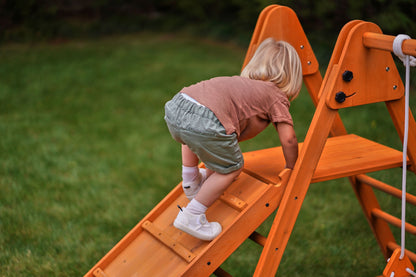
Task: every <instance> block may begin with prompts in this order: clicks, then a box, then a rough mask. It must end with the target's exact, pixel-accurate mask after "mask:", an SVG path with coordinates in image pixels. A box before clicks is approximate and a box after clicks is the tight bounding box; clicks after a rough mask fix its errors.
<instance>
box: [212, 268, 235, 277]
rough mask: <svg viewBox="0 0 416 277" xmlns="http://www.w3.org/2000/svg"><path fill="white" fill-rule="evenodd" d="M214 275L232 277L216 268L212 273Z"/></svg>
mask: <svg viewBox="0 0 416 277" xmlns="http://www.w3.org/2000/svg"><path fill="white" fill-rule="evenodd" d="M214 275H215V276H217V277H232V275H231V274H230V273H228V272H227V271H225V270H224V269H222V268H221V267H219V268H217V269H216V270H215V271H214Z"/></svg>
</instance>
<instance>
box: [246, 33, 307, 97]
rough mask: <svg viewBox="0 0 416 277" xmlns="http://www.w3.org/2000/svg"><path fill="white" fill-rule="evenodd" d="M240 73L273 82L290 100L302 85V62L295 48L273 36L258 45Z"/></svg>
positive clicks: (295, 95) (296, 94)
mask: <svg viewBox="0 0 416 277" xmlns="http://www.w3.org/2000/svg"><path fill="white" fill-rule="evenodd" d="M240 75H241V76H242V77H247V78H250V79H256V80H263V81H270V82H273V83H275V84H276V86H277V87H278V88H280V90H282V92H283V93H285V94H286V96H287V98H288V99H289V100H290V101H292V100H294V99H295V98H296V97H297V96H298V94H299V92H300V89H301V87H302V64H301V62H300V59H299V56H298V54H297V52H296V50H295V48H293V47H292V46H291V45H290V44H289V43H287V42H285V41H276V40H275V39H273V38H267V39H265V40H264V41H263V42H262V43H261V44H260V45H259V47H258V48H257V50H256V52H255V53H254V56H253V57H252V58H251V60H250V62H249V63H248V64H247V65H246V66H245V68H244V69H243V71H242V72H241V74H240Z"/></svg>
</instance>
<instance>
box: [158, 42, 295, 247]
mask: <svg viewBox="0 0 416 277" xmlns="http://www.w3.org/2000/svg"><path fill="white" fill-rule="evenodd" d="M301 85H302V66H301V63H300V59H299V56H298V55H297V53H296V50H295V49H294V48H293V47H292V46H291V45H290V44H288V43H286V42H283V41H276V40H274V39H273V38H268V39H266V40H264V41H263V42H262V43H261V44H260V46H259V47H258V49H257V50H256V52H255V54H254V56H253V58H252V59H251V60H250V62H249V63H248V64H247V66H246V67H245V68H244V70H243V71H242V73H241V75H240V76H232V77H217V78H213V79H210V80H207V81H202V82H199V83H197V84H195V85H192V86H189V87H185V88H183V89H182V90H181V92H180V93H178V94H176V95H175V96H174V97H173V99H172V100H170V101H169V102H167V103H166V105H165V120H166V123H167V126H168V128H169V131H170V133H171V135H172V137H173V138H174V139H175V140H176V141H178V142H180V143H181V144H182V179H183V182H182V187H183V190H184V192H185V195H186V196H187V197H188V199H189V200H191V201H190V202H189V204H188V205H187V206H186V207H185V208H183V209H181V210H180V211H179V214H178V216H177V217H176V219H175V221H174V226H175V227H176V228H178V229H180V230H182V231H184V232H186V233H188V234H190V235H192V236H194V237H197V238H199V239H202V240H212V239H214V238H215V237H216V236H218V235H219V234H220V233H221V230H222V228H221V225H220V224H219V223H218V222H208V221H207V219H206V217H205V211H206V210H207V208H208V207H209V206H211V204H213V203H214V202H215V200H216V199H217V198H218V197H219V196H221V194H222V193H223V192H224V191H225V190H226V189H227V187H228V186H229V185H230V184H231V183H232V182H233V180H234V179H235V178H236V177H237V176H238V175H239V174H240V172H241V171H242V168H243V164H244V161H243V155H242V153H241V150H240V147H239V144H238V142H239V141H243V140H247V139H250V138H253V137H254V136H256V135H257V134H259V133H260V132H261V131H263V130H264V129H265V128H266V127H267V126H268V125H269V123H273V125H274V127H275V128H276V130H277V133H278V135H279V138H280V142H281V145H282V148H283V153H284V157H285V160H286V167H287V168H293V166H294V165H295V162H296V159H297V157H298V143H297V138H296V135H295V131H294V129H293V121H292V117H291V115H290V113H289V106H290V101H292V100H294V99H295V98H296V97H297V96H298V94H299V91H300V89H301ZM200 160H201V161H202V162H203V163H204V164H205V167H206V168H207V169H206V170H205V169H199V168H198V163H199V161H200Z"/></svg>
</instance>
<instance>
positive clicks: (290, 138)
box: [277, 122, 298, 169]
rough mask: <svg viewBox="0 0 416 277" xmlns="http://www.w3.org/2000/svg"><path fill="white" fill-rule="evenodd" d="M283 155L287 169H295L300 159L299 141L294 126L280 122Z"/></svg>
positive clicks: (279, 131) (278, 129)
mask: <svg viewBox="0 0 416 277" xmlns="http://www.w3.org/2000/svg"><path fill="white" fill-rule="evenodd" d="M277 132H278V133H279V138H280V143H281V144H282V149H283V155H284V156H285V160H286V168H290V169H293V167H294V166H295V163H296V160H297V158H298V140H297V138H296V133H295V130H294V129H293V126H292V125H289V124H287V123H283V122H280V123H278V124H277Z"/></svg>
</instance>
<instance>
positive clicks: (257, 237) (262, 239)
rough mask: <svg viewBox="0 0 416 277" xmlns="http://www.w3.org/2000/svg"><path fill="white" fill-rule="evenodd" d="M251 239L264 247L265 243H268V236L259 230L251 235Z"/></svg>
mask: <svg viewBox="0 0 416 277" xmlns="http://www.w3.org/2000/svg"><path fill="white" fill-rule="evenodd" d="M249 239H251V240H252V241H254V242H255V243H257V244H260V245H261V246H263V247H264V245H265V244H266V240H267V238H266V237H265V236H263V235H261V234H259V233H257V232H253V233H252V234H251V235H250V236H249Z"/></svg>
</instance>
